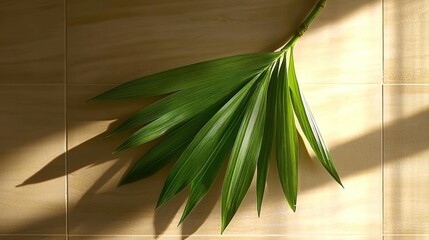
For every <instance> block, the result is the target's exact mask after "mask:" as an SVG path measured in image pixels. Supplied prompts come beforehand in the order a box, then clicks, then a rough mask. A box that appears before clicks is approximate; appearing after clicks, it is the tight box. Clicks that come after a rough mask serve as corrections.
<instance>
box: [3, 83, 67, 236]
mask: <svg viewBox="0 0 429 240" xmlns="http://www.w3.org/2000/svg"><path fill="white" fill-rule="evenodd" d="M62 89H63V87H62V86H55V85H54V86H51V85H43V86H39V85H37V86H0V112H1V118H0V129H1V134H0V159H1V161H0V192H1V197H0V213H1V214H0V234H12V233H20V234H23V233H25V234H29V233H38V234H64V233H65V218H56V219H54V220H52V219H51V217H52V215H56V214H60V215H64V214H65V187H64V172H65V171H64V165H65V160H64V158H63V157H62V158H60V159H59V161H58V162H56V164H54V165H52V166H51V168H50V170H49V171H48V172H46V175H48V176H49V175H55V176H58V177H56V178H53V179H50V181H43V182H39V184H31V183H35V182H34V181H29V182H26V183H25V185H24V186H18V185H20V184H22V183H23V182H25V181H26V180H27V179H28V178H30V177H31V176H32V175H33V174H34V173H35V172H37V170H38V169H40V168H42V167H43V166H45V165H46V164H48V163H49V162H50V161H51V160H52V159H54V158H56V157H58V156H60V155H62V154H63V153H64V151H65V135H64V129H65V127H64V109H63V107H64V102H63V98H64V95H63V94H62V93H63V91H62ZM33 180H34V179H33Z"/></svg>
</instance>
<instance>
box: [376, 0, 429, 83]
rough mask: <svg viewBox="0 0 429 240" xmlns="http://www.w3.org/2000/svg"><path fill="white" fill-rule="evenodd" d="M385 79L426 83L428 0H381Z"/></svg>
mask: <svg viewBox="0 0 429 240" xmlns="http://www.w3.org/2000/svg"><path fill="white" fill-rule="evenodd" d="M384 6H385V8H384V9H385V15H384V16H385V17H384V24H385V25H384V40H385V41H384V44H385V47H384V49H385V50H384V56H385V69H384V70H385V82H388V83H429V47H428V44H427V42H428V38H429V30H428V27H427V26H428V25H429V14H428V11H429V2H428V1H421V0H408V1H403V0H385V4H384Z"/></svg>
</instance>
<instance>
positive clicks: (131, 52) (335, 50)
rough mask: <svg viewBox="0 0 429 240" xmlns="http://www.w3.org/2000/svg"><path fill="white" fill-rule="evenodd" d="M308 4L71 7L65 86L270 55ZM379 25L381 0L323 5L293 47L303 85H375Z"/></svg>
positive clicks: (79, 1) (193, 0) (80, 3)
mask: <svg viewBox="0 0 429 240" xmlns="http://www.w3.org/2000/svg"><path fill="white" fill-rule="evenodd" d="M314 2H315V0H312V1H305V4H303V3H302V2H301V1H296V0H290V1H276V0H270V1H261V0H256V1H250V3H249V1H226V0H222V1H216V2H210V3H208V2H204V1H197V0H188V1H181V2H180V3H178V2H174V1H162V2H159V1H158V3H157V4H154V3H155V2H153V1H150V0H145V1H131V0H127V1H121V2H117V1H112V0H111V1H104V2H98V1H85V0H75V1H71V2H69V4H68V6H67V7H68V60H69V61H68V70H69V71H68V76H69V82H70V83H120V82H125V81H128V80H131V79H134V78H136V77H140V76H144V75H147V74H151V73H155V72H159V71H162V70H167V69H170V68H173V67H178V66H182V65H186V64H190V63H194V62H199V61H203V60H208V59H214V58H218V57H222V56H229V55H234V54H239V53H249V52H258V51H271V50H274V49H276V48H278V47H279V46H281V45H282V44H283V43H284V42H285V40H287V39H288V37H289V36H291V34H292V33H293V32H294V31H295V30H296V28H297V26H298V25H299V23H300V22H301V21H302V19H303V18H304V17H305V15H306V13H307V12H308V11H309V9H310V8H311V6H312V4H313V3H314ZM381 19H382V15H381V0H362V1H341V0H332V1H329V3H328V4H327V7H326V10H325V12H324V13H322V14H321V16H320V18H318V19H317V20H316V21H315V23H314V26H312V27H311V29H310V31H308V32H307V34H306V35H305V37H303V39H302V40H301V41H300V43H299V44H298V45H297V47H296V51H297V54H296V55H297V68H298V69H299V72H300V73H301V75H300V76H301V78H302V81H304V82H311V83H326V82H330V83H332V82H335V83H356V82H358V83H368V82H380V79H381V73H382V42H381V41H382V34H381V33H382V32H381V29H382V26H381ZM360 32H365V34H360ZM321 46H323V47H321ZM356 63H359V64H356Z"/></svg>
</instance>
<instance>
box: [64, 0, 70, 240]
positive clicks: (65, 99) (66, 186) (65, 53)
mask: <svg viewBox="0 0 429 240" xmlns="http://www.w3.org/2000/svg"><path fill="white" fill-rule="evenodd" d="M63 15H64V16H63V20H64V46H63V48H64V91H63V92H64V147H65V149H64V150H65V151H64V172H65V174H64V175H65V178H64V195H65V196H64V201H65V239H66V240H68V239H69V190H68V189H69V179H68V130H67V123H68V122H67V117H68V113H67V70H68V69H67V0H64V7H63Z"/></svg>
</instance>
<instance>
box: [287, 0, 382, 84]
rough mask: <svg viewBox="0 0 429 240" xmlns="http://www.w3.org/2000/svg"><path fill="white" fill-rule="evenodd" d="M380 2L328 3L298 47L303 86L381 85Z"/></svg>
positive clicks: (296, 60) (298, 68)
mask: <svg viewBox="0 0 429 240" xmlns="http://www.w3.org/2000/svg"><path fill="white" fill-rule="evenodd" d="M382 44H383V39H382V4H381V0H359V1H343V0H329V1H327V3H326V7H325V9H324V10H323V12H322V13H321V14H320V15H319V16H318V17H317V19H316V20H315V21H314V23H313V24H312V25H311V27H310V28H309V30H308V31H307V32H306V33H305V35H304V36H303V37H302V38H301V39H300V40H299V41H298V42H297V44H296V47H295V65H296V69H297V75H298V80H299V81H300V82H302V83H380V82H381V79H382V74H383V72H382V61H383V53H382Z"/></svg>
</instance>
